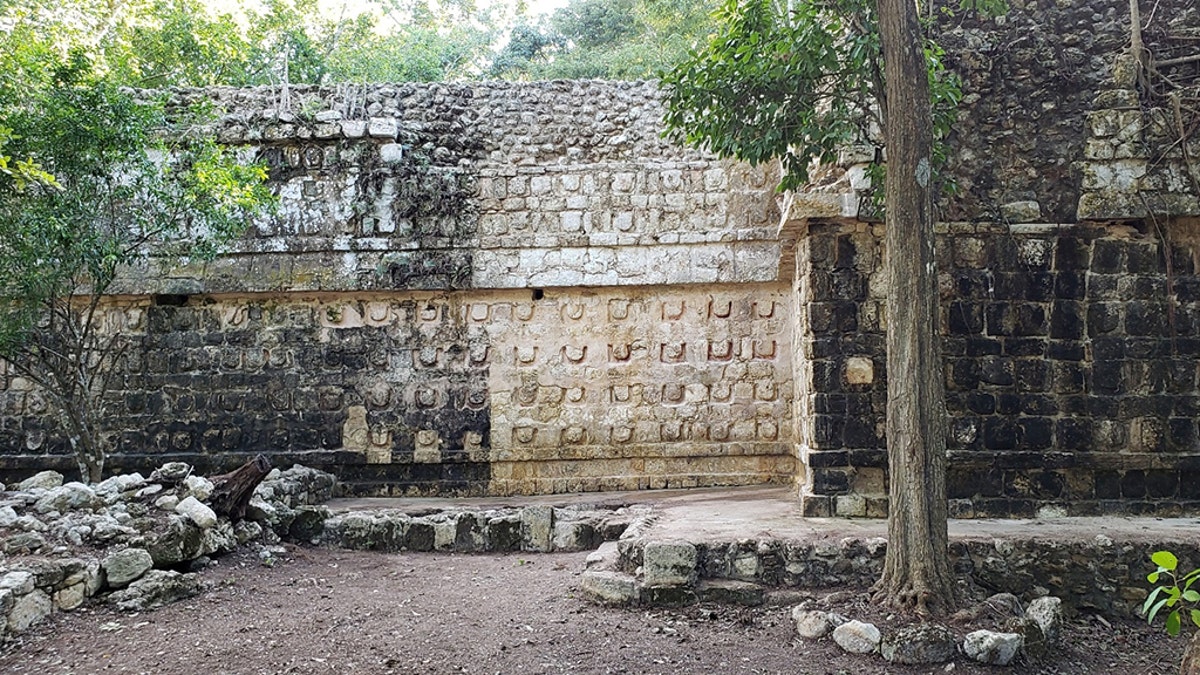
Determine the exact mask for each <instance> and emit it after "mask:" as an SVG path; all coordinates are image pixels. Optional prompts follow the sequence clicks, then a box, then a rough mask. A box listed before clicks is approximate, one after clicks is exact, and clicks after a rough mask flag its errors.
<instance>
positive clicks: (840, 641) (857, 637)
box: [833, 621, 881, 654]
mask: <svg viewBox="0 0 1200 675" xmlns="http://www.w3.org/2000/svg"><path fill="white" fill-rule="evenodd" d="M880 637H881V636H880V634H879V629H878V628H876V627H875V626H874V625H873V624H869V623H865V622H862V621H847V622H846V623H844V624H842V625H840V626H838V627H837V628H834V629H833V641H834V642H836V643H837V645H838V646H839V647H841V648H842V649H843V650H845V651H847V652H850V653H851V654H871V653H873V652H875V650H877V649H879V642H880Z"/></svg>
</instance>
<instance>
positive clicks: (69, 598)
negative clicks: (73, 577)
mask: <svg viewBox="0 0 1200 675" xmlns="http://www.w3.org/2000/svg"><path fill="white" fill-rule="evenodd" d="M87 597H88V592H87V584H85V583H84V582H82V581H81V582H79V583H77V584H71V585H70V586H66V587H64V588H60V589H58V590H57V591H54V606H55V607H56V608H57V609H60V610H65V611H70V610H72V609H75V608H76V607H79V606H80V605H82V604H83V601H84V600H86V599H87Z"/></svg>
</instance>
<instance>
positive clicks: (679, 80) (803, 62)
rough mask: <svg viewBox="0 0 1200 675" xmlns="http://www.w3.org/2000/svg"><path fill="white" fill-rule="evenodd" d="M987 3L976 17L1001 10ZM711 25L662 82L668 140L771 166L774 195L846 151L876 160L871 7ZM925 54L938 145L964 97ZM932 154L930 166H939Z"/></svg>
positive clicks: (770, 4) (738, 6)
mask: <svg viewBox="0 0 1200 675" xmlns="http://www.w3.org/2000/svg"><path fill="white" fill-rule="evenodd" d="M987 2H988V6H987V7H984V8H983V9H985V10H987V11H992V12H999V11H1002V10H1003V6H1002V5H1001V4H998V3H996V2H994V1H993V0H987ZM977 6H980V7H981V5H978V4H977V3H973V2H970V3H969V6H968V4H963V5H961V7H962V8H974V7H977ZM714 18H715V19H716V22H717V30H716V32H715V33H714V34H713V35H712V36H711V37H710V39H709V40H708V42H707V43H706V44H704V45H702V46H700V47H699V48H697V49H694V50H692V51H691V52H689V54H688V57H687V59H686V60H684V61H683V62H682V63H680V64H678V65H676V66H675V67H674V68H672V69H671V70H669V71H667V72H665V73H664V74H663V76H662V79H663V83H664V84H665V85H666V86H667V87H668V88H669V91H670V93H669V96H668V99H667V107H668V112H667V115H666V123H667V126H668V128H669V129H671V131H672V133H674V134H675V135H676V136H677V137H679V138H681V139H683V140H684V141H686V142H688V143H691V144H693V145H696V146H699V147H703V148H706V149H708V150H710V151H712V152H714V153H716V154H718V155H720V156H723V157H733V158H736V159H740V160H743V161H747V162H750V163H751V164H760V163H762V162H766V161H769V160H774V159H779V160H780V161H781V162H782V164H783V167H784V169H785V176H784V180H783V184H782V185H781V186H780V187H781V189H790V188H795V187H797V186H799V185H802V184H804V183H806V182H807V181H808V177H809V168H810V166H811V165H812V164H813V163H814V162H816V163H822V164H827V163H831V162H833V161H834V160H835V159H836V157H837V153H838V151H839V150H840V149H842V148H845V147H846V146H848V145H854V144H869V145H874V146H876V149H877V153H876V154H877V157H878V156H880V153H879V152H878V151H879V150H881V149H882V146H883V139H882V131H881V129H882V128H883V126H884V125H883V117H884V115H885V114H886V111H887V101H886V99H885V96H884V91H883V70H882V57H881V54H880V47H879V36H878V30H877V26H876V17H875V3H874V2H872V1H871V0H798V1H797V2H794V3H787V4H780V3H777V2H775V1H774V0H726V1H725V4H724V5H722V6H721V8H720V9H719V10H717V12H716V13H715V15H714ZM925 55H926V60H927V63H928V66H929V82H930V88H931V90H932V98H933V106H934V136H935V139H938V140H940V139H944V138H945V137H946V136H947V135H948V134H949V131H950V127H951V125H952V124H953V121H954V118H955V107H956V106H957V104H958V102H959V100H960V99H961V98H962V91H961V86H960V81H959V79H958V77H957V76H956V75H955V74H954V73H952V72H950V71H948V70H946V68H945V66H944V64H943V56H944V54H943V52H942V50H941V49H940V48H939V47H938V46H937V45H936V43H934V42H933V41H932V40H929V39H926V41H925ZM936 146H937V149H936V150H935V152H936V153H937V155H938V156H937V157H935V160H938V159H944V156H945V147H944V145H942V144H940V143H938V144H936ZM936 163H937V162H935V164H936ZM879 170H880V169H879V165H878V163H876V170H875V177H876V178H878V177H880V176H881V174H880V173H879Z"/></svg>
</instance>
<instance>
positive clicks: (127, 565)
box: [100, 548, 154, 588]
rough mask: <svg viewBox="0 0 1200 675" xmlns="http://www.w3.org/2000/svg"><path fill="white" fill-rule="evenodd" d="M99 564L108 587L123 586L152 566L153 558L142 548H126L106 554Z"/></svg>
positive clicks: (139, 576)
mask: <svg viewBox="0 0 1200 675" xmlns="http://www.w3.org/2000/svg"><path fill="white" fill-rule="evenodd" d="M100 566H101V568H103V569H104V577H105V579H106V580H107V582H108V585H109V587H110V588H123V587H125V586H128V585H129V583H130V582H132V581H135V580H137V579H139V578H141V576H142V575H143V574H145V573H146V572H147V571H148V570H150V569H151V568H152V567H154V558H153V557H151V555H150V552H149V551H147V550H146V549H144V548H127V549H124V550H121V551H116V552H113V553H110V554H108V555H107V556H105V557H104V560H102V561H101V562H100Z"/></svg>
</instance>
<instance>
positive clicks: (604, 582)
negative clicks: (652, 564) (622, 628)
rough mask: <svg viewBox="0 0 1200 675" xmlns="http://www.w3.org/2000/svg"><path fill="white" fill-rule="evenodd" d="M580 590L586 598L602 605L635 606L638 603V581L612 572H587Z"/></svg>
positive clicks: (626, 575)
mask: <svg viewBox="0 0 1200 675" xmlns="http://www.w3.org/2000/svg"><path fill="white" fill-rule="evenodd" d="M580 588H581V589H582V591H583V594H584V596H585V597H586V598H587V599H589V600H591V601H592V602H596V603H599V604H602V605H633V604H636V603H637V602H638V599H639V589H638V582H637V579H635V578H634V577H632V576H630V575H628V574H624V573H622V572H616V571H612V570H587V571H585V572H584V573H583V580H582V581H581V582H580Z"/></svg>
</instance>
